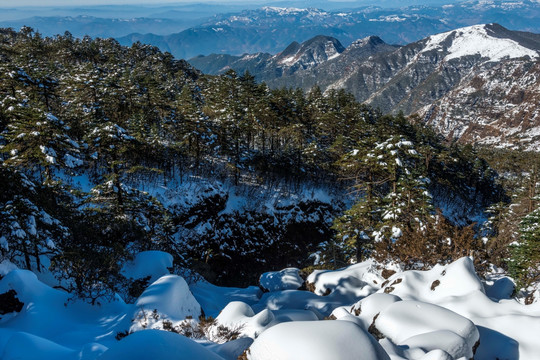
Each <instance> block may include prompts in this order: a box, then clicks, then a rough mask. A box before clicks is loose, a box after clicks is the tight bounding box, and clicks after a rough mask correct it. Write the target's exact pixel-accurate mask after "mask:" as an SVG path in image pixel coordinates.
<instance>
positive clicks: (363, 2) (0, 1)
mask: <svg viewBox="0 0 540 360" xmlns="http://www.w3.org/2000/svg"><path fill="white" fill-rule="evenodd" d="M455 2H459V1H458V0H446V1H445V0H408V1H399V0H380V1H374V0H326V1H325V0H318V1H307V0H287V1H283V0H259V1H246V0H227V1H223V0H200V1H178V0H159V1H149V0H77V1H74V0H50V1H40V0H20V1H17V5H16V6H14V5H13V2H12V1H11V0H9V1H6V0H0V7H2V8H10V9H17V8H20V7H40V8H43V7H45V8H46V7H51V6H60V7H66V8H75V7H79V6H86V7H88V6H107V5H135V6H145V7H159V6H170V5H176V6H186V5H197V4H201V5H220V6H228V5H234V6H237V5H246V6H253V5H269V4H276V5H280V6H295V5H302V6H305V5H309V4H311V3H313V4H316V5H317V6H321V5H324V4H326V5H328V7H331V8H333V7H336V6H370V5H373V6H381V7H402V6H408V5H428V4H443V3H455Z"/></svg>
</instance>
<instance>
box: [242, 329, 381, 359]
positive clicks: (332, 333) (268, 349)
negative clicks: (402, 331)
mask: <svg viewBox="0 0 540 360" xmlns="http://www.w3.org/2000/svg"><path fill="white" fill-rule="evenodd" d="M360 354H361V358H362V359H363V360H385V359H388V360H389V359H390V358H389V357H388V355H387V354H386V353H385V352H384V350H383V349H382V347H381V346H380V345H379V344H378V343H377V342H376V341H375V340H374V339H373V338H372V337H371V336H370V335H369V334H368V333H366V332H365V331H364V330H362V328H360V327H359V326H357V325H355V324H353V323H351V322H348V321H340V320H335V321H316V322H303V321H298V322H288V323H282V324H279V325H276V326H274V327H272V328H270V329H269V330H267V331H265V332H264V333H262V334H261V336H259V337H258V338H257V339H256V340H255V342H254V343H253V345H251V347H250V348H249V351H248V359H251V360H300V359H310V360H319V359H320V360H328V359H334V360H346V359H351V360H352V359H358V358H359V355H360Z"/></svg>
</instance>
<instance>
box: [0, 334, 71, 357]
mask: <svg viewBox="0 0 540 360" xmlns="http://www.w3.org/2000/svg"><path fill="white" fill-rule="evenodd" d="M0 354H2V353H1V352H0ZM75 355H76V354H75V351H73V350H71V349H68V348H66V347H64V346H61V345H58V344H56V343H54V342H52V341H49V340H47V339H44V338H41V337H38V336H35V335H31V334H28V333H24V332H17V333H15V334H13V335H12V336H11V337H10V338H9V339H8V341H7V344H6V347H5V349H4V353H3V354H2V359H3V360H43V359H55V360H64V359H65V360H68V359H69V360H71V359H75V358H76V357H75Z"/></svg>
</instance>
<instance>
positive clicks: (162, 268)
mask: <svg viewBox="0 0 540 360" xmlns="http://www.w3.org/2000/svg"><path fill="white" fill-rule="evenodd" d="M172 266H173V257H172V255H171V254H168V253H166V252H163V251H144V252H141V253H139V254H137V255H136V256H135V259H133V261H130V262H128V263H127V264H126V265H124V268H123V269H122V273H123V274H124V276H125V277H127V278H132V279H134V280H137V279H142V278H145V277H147V276H150V281H152V282H153V281H156V280H157V279H159V278H160V277H161V276H163V275H167V274H169V268H172Z"/></svg>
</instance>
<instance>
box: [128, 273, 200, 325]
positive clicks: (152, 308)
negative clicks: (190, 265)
mask: <svg viewBox="0 0 540 360" xmlns="http://www.w3.org/2000/svg"><path fill="white" fill-rule="evenodd" d="M135 308H136V311H135V313H134V316H133V317H132V318H133V323H132V325H131V328H130V331H139V330H143V329H145V328H153V327H158V328H159V327H161V326H162V321H163V320H167V321H171V322H172V323H173V324H174V323H178V322H181V321H183V320H185V319H186V318H192V319H197V318H199V316H200V315H201V306H200V305H199V303H198V302H197V300H195V298H194V297H193V294H191V291H190V290H189V287H188V284H187V283H186V281H185V280H184V279H183V278H182V277H180V276H177V275H166V276H163V277H161V278H159V279H158V280H157V281H156V282H154V283H153V284H152V285H150V286H149V287H148V288H147V289H146V290H145V291H144V292H143V293H142V295H141V296H140V297H139V298H138V299H137V301H136V302H135Z"/></svg>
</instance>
